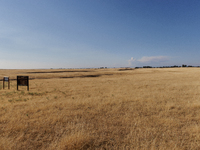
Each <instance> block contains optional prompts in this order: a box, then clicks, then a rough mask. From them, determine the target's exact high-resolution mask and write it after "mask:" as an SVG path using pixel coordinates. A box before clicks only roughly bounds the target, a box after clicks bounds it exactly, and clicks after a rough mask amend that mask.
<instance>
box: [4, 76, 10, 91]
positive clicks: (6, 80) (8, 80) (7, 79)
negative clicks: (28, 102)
mask: <svg viewBox="0 0 200 150" xmlns="http://www.w3.org/2000/svg"><path fill="white" fill-rule="evenodd" d="M5 82H8V89H10V79H9V77H3V89H4V87H5Z"/></svg>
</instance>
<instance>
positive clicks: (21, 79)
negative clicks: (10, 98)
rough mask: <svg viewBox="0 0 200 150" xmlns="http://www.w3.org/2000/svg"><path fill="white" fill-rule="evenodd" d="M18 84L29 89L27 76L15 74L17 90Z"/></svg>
mask: <svg viewBox="0 0 200 150" xmlns="http://www.w3.org/2000/svg"><path fill="white" fill-rule="evenodd" d="M18 86H27V90H28V91H29V76H17V90H18Z"/></svg>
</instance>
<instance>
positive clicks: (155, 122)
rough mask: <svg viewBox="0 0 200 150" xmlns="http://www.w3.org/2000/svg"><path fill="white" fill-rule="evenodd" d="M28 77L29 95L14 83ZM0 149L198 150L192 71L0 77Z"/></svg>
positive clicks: (199, 112) (199, 91)
mask: <svg viewBox="0 0 200 150" xmlns="http://www.w3.org/2000/svg"><path fill="white" fill-rule="evenodd" d="M17 75H28V76H29V78H30V81H29V82H30V90H29V91H27V90H26V87H25V86H20V87H19V91H17V90H16V89H17V86H16V76H17ZM3 76H10V78H11V89H10V90H8V89H7V85H6V89H2V87H3V86H2V83H3V82H2V81H0V149H3V150H9V149H10V150H13V149H16V150H18V149H20V150H27V149H48V150H56V149H57V150H60V149H61V150H65V149H66V150H71V149H92V150H93V149H97V150H98V149H102V150H103V149H113V150H116V149H119V150H121V149H124V150H125V149H126V150H128V149H187V150H188V149H193V150H194V149H200V122H199V121H200V68H167V69H135V70H134V69H133V70H125V69H124V70H123V69H76V70H75V69H60V70H54V69H49V70H0V80H1V79H2V78H3Z"/></svg>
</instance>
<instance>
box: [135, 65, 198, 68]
mask: <svg viewBox="0 0 200 150" xmlns="http://www.w3.org/2000/svg"><path fill="white" fill-rule="evenodd" d="M181 67H200V66H192V65H185V64H183V65H182V66H177V65H174V66H160V67H152V66H143V67H135V69H139V68H181Z"/></svg>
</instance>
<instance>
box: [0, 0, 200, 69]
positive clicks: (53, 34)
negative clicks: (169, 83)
mask: <svg viewBox="0 0 200 150" xmlns="http://www.w3.org/2000/svg"><path fill="white" fill-rule="evenodd" d="M182 64H187V65H200V1H199V0H17V1H16V0H1V4H0V69H32V68H90V67H136V66H144V65H151V66H166V65H182Z"/></svg>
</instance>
